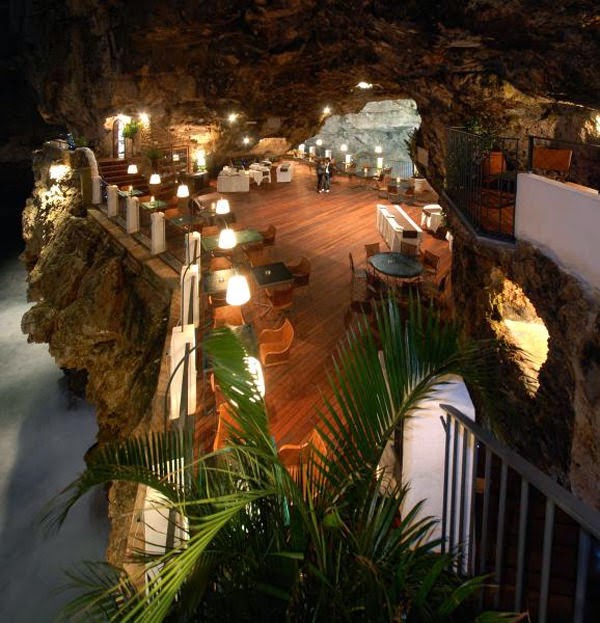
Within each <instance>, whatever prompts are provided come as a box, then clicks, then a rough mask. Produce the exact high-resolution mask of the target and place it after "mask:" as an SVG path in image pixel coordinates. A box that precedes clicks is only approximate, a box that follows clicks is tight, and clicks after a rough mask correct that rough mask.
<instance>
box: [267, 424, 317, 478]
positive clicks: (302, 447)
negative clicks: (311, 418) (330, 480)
mask: <svg viewBox="0 0 600 623" xmlns="http://www.w3.org/2000/svg"><path fill="white" fill-rule="evenodd" d="M277 454H278V455H279V460H280V461H281V462H282V464H283V465H284V467H285V468H286V469H287V470H288V472H289V474H290V476H291V477H292V478H293V479H294V480H295V481H296V482H297V483H298V484H300V485H301V486H304V484H305V483H306V478H307V475H308V474H307V471H308V470H307V468H308V465H309V462H310V461H311V460H312V463H313V464H321V463H322V460H323V458H324V457H326V456H327V446H326V445H325V442H324V441H323V438H322V437H321V435H320V434H319V431H318V430H316V429H315V430H314V431H313V432H312V433H311V434H310V436H309V438H308V439H307V440H306V441H305V442H304V443H300V444H284V445H282V446H281V447H280V448H279V450H278V451H277ZM315 476H318V474H315Z"/></svg>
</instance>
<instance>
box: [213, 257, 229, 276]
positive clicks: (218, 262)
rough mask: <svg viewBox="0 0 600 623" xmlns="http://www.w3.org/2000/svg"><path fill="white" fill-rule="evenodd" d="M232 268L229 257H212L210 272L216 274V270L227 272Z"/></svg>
mask: <svg viewBox="0 0 600 623" xmlns="http://www.w3.org/2000/svg"><path fill="white" fill-rule="evenodd" d="M232 266H233V264H232V263H231V260H230V259H229V258H227V257H211V258H210V264H209V266H208V270H209V271H210V272H214V271H215V270H226V269H228V268H231V267H232Z"/></svg>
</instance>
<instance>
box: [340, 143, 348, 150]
mask: <svg viewBox="0 0 600 623" xmlns="http://www.w3.org/2000/svg"><path fill="white" fill-rule="evenodd" d="M340 149H341V150H342V151H348V145H346V143H342V144H341V145H340Z"/></svg>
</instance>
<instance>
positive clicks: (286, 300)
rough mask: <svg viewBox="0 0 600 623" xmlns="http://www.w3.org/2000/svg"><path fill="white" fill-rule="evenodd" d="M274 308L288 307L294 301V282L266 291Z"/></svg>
mask: <svg viewBox="0 0 600 623" xmlns="http://www.w3.org/2000/svg"><path fill="white" fill-rule="evenodd" d="M266 293H267V296H268V297H269V300H270V301H271V305H272V306H273V308H274V309H288V308H289V307H291V306H292V304H293V302H294V284H293V283H292V284H290V285H288V286H281V287H279V288H273V289H270V290H267V291H266Z"/></svg>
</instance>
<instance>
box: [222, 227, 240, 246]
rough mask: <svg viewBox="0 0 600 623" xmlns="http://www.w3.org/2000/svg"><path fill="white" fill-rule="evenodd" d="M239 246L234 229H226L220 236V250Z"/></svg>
mask: <svg viewBox="0 0 600 623" xmlns="http://www.w3.org/2000/svg"><path fill="white" fill-rule="evenodd" d="M236 244H237V240H236V237H235V232H234V231H233V229H229V228H228V227H225V228H224V229H222V230H221V233H220V234H219V249H233V247H235V245H236Z"/></svg>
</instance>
